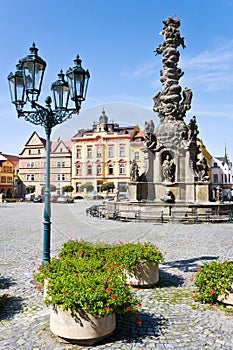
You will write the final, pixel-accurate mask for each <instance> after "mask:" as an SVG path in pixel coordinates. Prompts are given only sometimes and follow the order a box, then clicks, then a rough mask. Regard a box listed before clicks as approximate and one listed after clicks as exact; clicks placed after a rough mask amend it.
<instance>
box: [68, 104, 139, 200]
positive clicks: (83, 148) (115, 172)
mask: <svg viewBox="0 0 233 350" xmlns="http://www.w3.org/2000/svg"><path fill="white" fill-rule="evenodd" d="M139 134H140V129H139V127H138V126H136V127H135V126H129V127H121V126H119V124H117V123H114V122H113V121H109V120H108V117H107V116H106V114H105V111H104V110H103V111H102V114H101V115H100V117H99V121H98V122H94V123H93V126H92V129H89V130H79V131H78V133H77V134H76V135H75V136H73V137H72V139H71V141H72V186H73V187H74V189H75V192H76V193H80V192H81V191H82V189H83V185H86V184H89V185H91V188H92V189H93V194H97V193H99V192H100V188H101V185H102V184H103V183H109V182H112V183H114V186H115V192H116V191H118V193H121V192H124V193H125V192H126V191H127V185H128V182H129V181H130V166H131V161H132V160H133V159H134V158H135V157H136V158H137V159H136V161H137V162H138V163H140V168H142V165H141V163H142V160H141V157H142V156H143V154H142V152H141V151H140V150H139V148H140V147H142V145H143V135H142V134H140V136H138V137H137V135H139ZM131 145H133V147H131Z"/></svg>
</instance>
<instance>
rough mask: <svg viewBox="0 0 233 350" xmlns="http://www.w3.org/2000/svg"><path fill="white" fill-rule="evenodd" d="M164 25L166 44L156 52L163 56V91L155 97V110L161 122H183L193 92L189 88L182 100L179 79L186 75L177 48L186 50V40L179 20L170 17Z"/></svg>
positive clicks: (184, 92)
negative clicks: (181, 31) (182, 34)
mask: <svg viewBox="0 0 233 350" xmlns="http://www.w3.org/2000/svg"><path fill="white" fill-rule="evenodd" d="M163 24H164V27H163V30H162V34H163V37H164V42H163V44H160V45H159V46H158V47H157V49H156V50H155V52H156V54H157V55H160V54H162V55H163V58H162V62H163V70H161V72H160V81H161V83H162V91H161V92H160V93H158V94H157V95H155V97H154V108H153V109H154V111H155V112H156V113H158V115H159V117H160V120H161V122H162V121H163V120H164V119H167V120H174V119H177V120H178V119H180V120H183V118H184V116H185V113H186V111H187V110H188V109H190V107H191V100H192V91H191V90H190V89H189V88H187V87H186V88H185V89H184V91H183V94H182V96H183V99H182V96H181V91H182V89H181V86H180V85H179V79H180V78H181V77H182V75H183V74H184V73H183V72H182V70H181V69H180V68H178V67H177V63H178V62H179V57H180V53H179V51H178V50H177V47H178V46H180V45H181V46H182V47H183V48H185V45H184V38H183V37H181V36H180V32H179V30H178V28H179V26H180V20H179V19H178V18H171V17H168V19H167V20H164V21H163ZM181 100H182V102H181V103H180V101H181Z"/></svg>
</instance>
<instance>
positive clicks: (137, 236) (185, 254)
mask: <svg viewBox="0 0 233 350" xmlns="http://www.w3.org/2000/svg"><path fill="white" fill-rule="evenodd" d="M91 205H92V202H91V201H83V202H82V201H80V202H79V203H74V204H70V205H66V204H64V205H62V204H56V203H52V226H51V228H52V236H51V254H52V255H53V256H55V255H57V253H58V251H59V250H60V248H61V245H62V244H63V243H64V242H66V241H67V240H68V239H70V238H72V239H80V238H83V239H86V240H91V241H98V240H102V241H103V240H106V241H108V242H114V241H116V237H117V240H122V241H134V242H135V241H137V240H139V241H152V242H154V243H156V244H157V245H158V247H159V248H160V250H161V251H162V252H163V254H164V257H165V261H164V262H163V264H161V266H160V283H159V285H158V286H157V287H155V288H152V289H146V290H143V289H141V290H136V291H135V293H136V294H137V295H138V296H139V297H141V299H142V301H143V302H142V309H141V311H140V312H141V314H142V315H141V319H142V320H143V324H142V326H141V327H138V326H137V325H135V324H133V323H132V322H127V321H125V320H119V322H118V326H117V330H116V331H115V332H114V334H113V335H112V336H111V337H109V338H108V339H107V340H106V341H105V342H103V343H100V344H97V345H95V346H94V347H83V346H77V345H72V344H64V343H61V342H60V341H59V339H58V338H57V337H55V336H54V335H53V334H52V333H51V331H50V329H49V309H48V308H47V307H46V306H45V305H44V303H43V298H42V296H40V295H39V294H38V293H37V291H36V287H35V284H34V283H32V282H33V271H34V270H36V269H37V266H38V265H39V264H40V263H41V257H42V238H43V232H42V230H43V218H42V215H43V204H40V203H36V204H35V203H12V204H6V205H4V207H1V208H0V232H1V240H0V252H1V254H0V281H1V279H4V281H6V286H9V289H3V287H2V286H1V287H0V288H1V289H0V292H6V293H8V294H9V296H10V297H11V300H10V302H9V304H8V305H7V308H6V309H5V310H4V311H3V312H2V313H1V315H0V328H1V333H0V350H3V349H4V350H8V349H9V350H21V349H22V350H37V349H38V350H39V349H40V350H72V349H76V350H82V349H88V350H93V349H97V350H104V349H118V350H119V349H122V350H124V349H127V350H129V349H133V350H135V349H136V350H137V349H168V350H169V349H170V350H175V349H185V350H193V349H195V350H196V349H211V350H218V349H225V350H228V349H233V337H232V329H233V314H224V313H223V312H220V311H216V310H206V308H205V307H202V306H200V308H197V309H192V306H191V305H192V304H193V301H192V298H191V295H192V293H191V291H192V289H193V288H192V285H191V283H190V277H191V276H192V274H193V272H194V271H195V270H196V269H197V267H198V266H200V265H201V264H202V261H203V259H214V258H215V257H217V256H219V258H220V260H221V259H227V258H232V257H233V246H232V224H215V225H214V224H198V225H181V224H161V225H154V224H153V223H122V222H118V221H107V220H99V219H98V218H91V217H87V216H86V214H85V209H86V207H89V206H91Z"/></svg>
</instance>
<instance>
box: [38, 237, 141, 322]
mask: <svg viewBox="0 0 233 350" xmlns="http://www.w3.org/2000/svg"><path fill="white" fill-rule="evenodd" d="M84 245H85V244H84ZM92 248H93V249H92V250H91V249H90V250H89V249H87V250H86V252H85V250H84V246H82V250H80V251H78V252H77V254H74V255H72V254H70V255H69V254H65V253H64V251H63V252H62V253H61V255H60V258H58V259H57V258H53V259H51V262H50V263H49V264H48V263H47V264H45V266H44V268H43V269H42V268H41V267H40V271H39V272H38V273H37V274H35V280H36V282H37V285H38V289H40V288H42V287H43V284H44V280H45V279H47V281H48V282H47V296H46V298H45V303H46V305H57V306H60V307H62V309H63V310H70V311H71V312H75V311H76V310H78V309H83V310H85V312H87V313H89V314H91V315H93V316H96V317H101V316H105V315H108V314H127V313H129V311H136V308H137V304H138V300H137V299H136V298H135V297H133V296H132V295H131V291H130V289H129V288H128V287H127V286H126V284H125V280H124V278H122V274H121V270H120V268H119V266H114V267H113V266H109V265H108V264H106V258H107V255H105V254H104V250H102V251H101V253H100V250H99V253H98V254H97V251H98V249H97V247H96V246H95V245H93V246H92ZM87 252H89V254H88V253H87Z"/></svg>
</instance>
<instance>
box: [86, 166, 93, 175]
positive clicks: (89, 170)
mask: <svg viewBox="0 0 233 350" xmlns="http://www.w3.org/2000/svg"><path fill="white" fill-rule="evenodd" d="M87 175H92V166H91V165H88V166H87Z"/></svg>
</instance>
